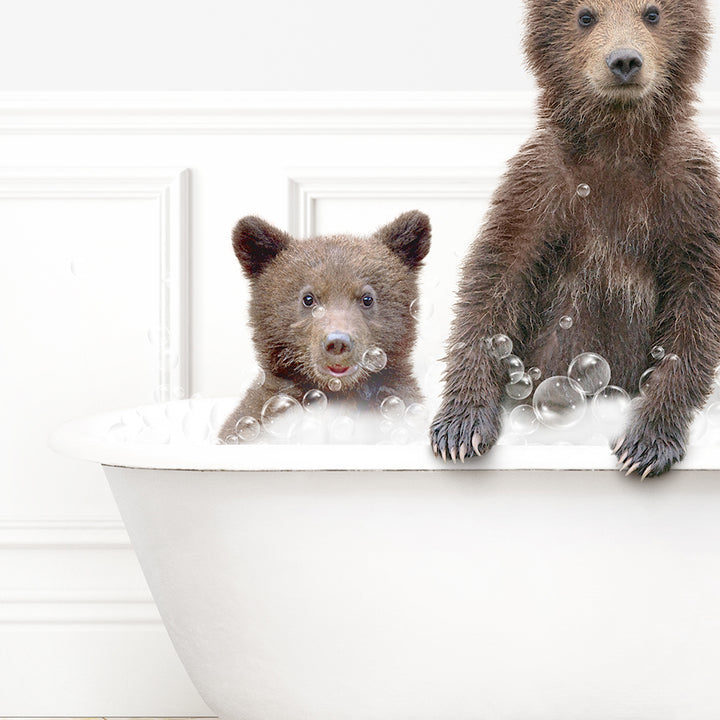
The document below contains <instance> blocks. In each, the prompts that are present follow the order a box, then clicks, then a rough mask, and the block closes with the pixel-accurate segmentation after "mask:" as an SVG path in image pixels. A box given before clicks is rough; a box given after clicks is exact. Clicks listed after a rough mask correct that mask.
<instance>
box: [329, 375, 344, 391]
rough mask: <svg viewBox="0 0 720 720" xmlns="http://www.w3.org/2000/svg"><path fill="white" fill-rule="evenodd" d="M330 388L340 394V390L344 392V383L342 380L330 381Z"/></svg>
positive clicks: (334, 379) (333, 379)
mask: <svg viewBox="0 0 720 720" xmlns="http://www.w3.org/2000/svg"><path fill="white" fill-rule="evenodd" d="M328 388H329V389H330V390H332V391H333V392H338V390H342V381H341V380H340V378H336V377H334V378H331V379H330V380H329V381H328Z"/></svg>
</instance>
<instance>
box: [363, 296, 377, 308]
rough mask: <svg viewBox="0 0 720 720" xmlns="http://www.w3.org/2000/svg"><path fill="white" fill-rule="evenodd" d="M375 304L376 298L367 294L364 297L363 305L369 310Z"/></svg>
mask: <svg viewBox="0 0 720 720" xmlns="http://www.w3.org/2000/svg"><path fill="white" fill-rule="evenodd" d="M374 302H375V298H374V297H373V296H372V295H370V293H365V294H364V295H363V297H362V304H363V305H364V306H365V307H366V308H369V307H370V306H371V305H372V304H373V303H374Z"/></svg>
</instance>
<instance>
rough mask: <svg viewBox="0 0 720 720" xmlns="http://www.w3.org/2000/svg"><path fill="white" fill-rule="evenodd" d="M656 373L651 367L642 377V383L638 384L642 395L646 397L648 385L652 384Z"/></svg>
mask: <svg viewBox="0 0 720 720" xmlns="http://www.w3.org/2000/svg"><path fill="white" fill-rule="evenodd" d="M668 357H669V356H668ZM654 372H655V368H654V367H651V368H648V369H647V370H646V371H645V372H644V373H643V374H642V375H641V376H640V382H639V383H638V389H639V390H640V394H641V395H645V392H646V390H647V386H648V383H649V382H650V379H651V378H652V374H653V373H654Z"/></svg>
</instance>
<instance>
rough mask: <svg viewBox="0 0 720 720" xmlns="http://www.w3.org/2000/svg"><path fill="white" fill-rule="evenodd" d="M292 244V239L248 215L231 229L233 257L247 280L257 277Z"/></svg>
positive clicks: (257, 218)
mask: <svg viewBox="0 0 720 720" xmlns="http://www.w3.org/2000/svg"><path fill="white" fill-rule="evenodd" d="M291 242H292V237H291V236H290V235H288V234H287V233H286V232H283V231H282V230H279V229H278V228H276V227H275V226H273V225H271V224H270V223H267V222H265V221H264V220H262V219H261V218H259V217H254V216H252V215H249V216H248V217H244V218H243V219H242V220H239V221H238V224H237V225H236V226H235V228H234V229H233V233H232V244H233V250H235V255H236V257H237V259H238V260H239V261H240V265H242V269H243V270H244V272H245V275H247V277H248V278H250V279H252V278H254V277H256V276H257V275H259V274H260V273H261V272H262V271H263V270H264V269H265V266H266V265H267V264H268V263H269V262H270V261H271V260H272V259H273V258H274V257H275V256H276V255H277V254H278V253H279V252H281V251H282V250H284V249H285V248H286V247H287V246H288V245H289V244H290V243H291Z"/></svg>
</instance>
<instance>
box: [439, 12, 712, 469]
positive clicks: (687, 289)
mask: <svg viewBox="0 0 720 720" xmlns="http://www.w3.org/2000/svg"><path fill="white" fill-rule="evenodd" d="M525 17H526V21H527V30H526V37H525V49H526V53H527V57H528V61H529V65H530V67H531V68H532V70H533V71H534V72H535V75H536V77H537V80H538V84H539V86H540V99H539V122H538V128H537V130H536V132H535V133H534V135H533V136H532V137H531V139H530V140H529V141H528V142H527V143H526V144H525V145H524V146H523V147H522V149H521V150H520V152H519V153H518V154H517V155H516V157H515V158H514V159H513V160H512V161H511V162H510V166H509V170H508V172H507V173H506V175H505V177H504V180H503V181H502V184H501V185H500V187H499V189H498V190H497V191H496V193H495V195H494V198H493V201H492V204H491V209H490V212H489V215H488V218H487V220H486V223H485V225H484V227H483V229H482V230H481V232H480V234H479V236H478V238H477V239H476V241H475V243H474V244H473V245H472V247H471V248H470V251H469V253H468V255H467V258H466V260H465V263H464V267H463V269H462V276H461V281H460V287H459V294H458V303H457V306H456V317H455V321H454V324H453V327H452V331H451V337H450V341H449V345H450V346H452V347H453V348H454V349H453V350H452V351H451V352H450V354H449V358H448V364H447V369H446V375H445V387H444V393H443V401H442V405H441V407H440V410H439V412H438V414H437V416H436V418H435V420H434V422H433V424H432V426H431V433H430V434H431V444H432V447H433V449H434V451H435V452H436V454H438V453H439V454H440V455H442V457H443V458H446V457H448V456H450V457H451V458H452V459H453V460H455V459H456V458H459V459H461V460H462V459H464V458H466V457H469V456H471V455H481V454H483V453H484V452H486V451H487V450H488V449H489V448H490V447H491V446H492V445H493V444H494V443H495V441H496V439H497V437H498V433H499V429H500V418H501V412H500V403H501V398H502V395H503V388H504V385H505V383H506V382H507V374H506V373H505V371H504V367H503V364H502V362H500V361H497V360H493V358H492V357H490V355H489V353H488V352H486V351H485V345H484V339H485V338H489V337H492V336H494V335H495V334H499V333H502V334H505V335H508V336H509V337H510V338H511V340H512V341H513V344H514V352H515V353H516V354H517V355H519V356H520V357H522V358H523V359H524V360H525V365H526V367H530V366H537V367H539V368H540V369H541V371H542V373H543V377H544V378H547V377H550V376H553V375H565V374H566V373H567V368H568V364H569V363H570V361H571V360H572V358H573V357H575V356H576V355H578V354H579V353H581V352H587V351H589V352H596V353H598V354H600V355H602V356H603V357H605V358H606V359H607V360H608V362H609V363H610V367H611V369H612V379H611V382H612V383H613V384H614V385H620V386H622V387H623V388H625V389H626V390H627V391H629V392H630V393H632V394H636V393H637V390H638V381H639V379H640V376H641V375H642V373H643V371H645V370H646V369H647V368H648V367H650V366H653V365H655V366H656V367H655V370H654V372H653V374H652V376H651V378H650V380H649V382H648V383H647V386H646V387H645V388H644V392H643V394H642V395H641V397H640V398H639V400H638V401H636V403H635V406H634V411H633V413H632V417H631V419H630V421H629V424H628V426H627V427H626V428H625V430H624V431H623V432H620V433H619V437H618V438H616V441H614V443H613V451H614V452H615V454H616V455H617V457H618V458H619V460H620V462H621V463H622V466H623V468H624V469H626V470H628V474H629V473H631V472H634V471H637V472H638V473H641V474H642V475H643V476H647V475H657V474H659V473H662V472H664V471H666V470H667V469H668V468H670V467H671V465H672V464H673V463H675V462H676V461H678V460H680V459H681V458H682V457H683V455H684V454H685V448H686V442H687V435H688V428H689V426H690V424H691V422H692V420H693V417H694V415H695V413H696V412H697V411H698V410H699V409H700V408H701V407H702V405H703V404H704V402H705V400H706V398H707V397H708V395H709V393H710V392H711V389H712V386H713V379H714V371H715V368H716V366H717V364H718V360H720V182H719V180H718V171H717V168H716V165H715V162H714V153H713V150H712V147H711V145H710V144H709V143H708V142H707V141H706V140H705V139H704V138H703V137H702V135H701V134H700V133H699V132H698V130H697V129H696V127H695V124H694V122H693V114H694V109H693V105H692V103H693V100H694V87H695V85H696V84H697V81H698V79H699V77H700V74H701V68H702V64H703V59H704V55H705V51H706V46H707V41H708V29H709V20H708V8H707V4H706V2H705V1H704V0H552V2H549V1H548V0H528V2H527V3H526V14H525ZM586 185H587V186H589V194H588V188H586V187H585V186H586ZM580 186H582V187H580ZM578 190H579V191H578ZM563 316H569V317H570V318H571V319H572V320H573V324H572V327H571V328H569V329H564V328H563V327H560V325H559V321H560V318H561V317H563ZM566 324H567V323H564V325H566ZM655 346H661V347H662V348H664V350H665V353H666V357H665V359H664V360H662V361H660V362H657V361H656V360H654V359H653V357H651V351H652V349H653V348H654V347H655Z"/></svg>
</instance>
